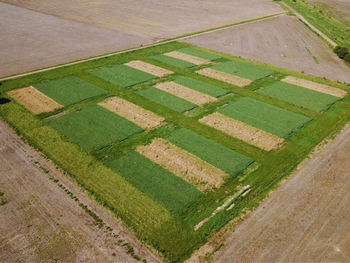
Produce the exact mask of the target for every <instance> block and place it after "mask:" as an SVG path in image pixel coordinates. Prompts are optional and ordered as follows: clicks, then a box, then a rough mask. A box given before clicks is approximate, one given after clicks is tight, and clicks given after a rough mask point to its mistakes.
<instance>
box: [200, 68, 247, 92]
mask: <svg viewBox="0 0 350 263" xmlns="http://www.w3.org/2000/svg"><path fill="white" fill-rule="evenodd" d="M196 73H197V74H200V75H203V76H206V77H209V78H212V79H216V80H220V81H222V82H226V83H228V84H232V85H235V86H238V87H241V88H242V87H245V86H248V85H250V84H251V83H252V81H251V80H249V79H245V78H241V77H238V76H235V75H231V74H228V73H225V72H222V71H219V70H216V69H212V68H203V69H200V70H197V71H196Z"/></svg>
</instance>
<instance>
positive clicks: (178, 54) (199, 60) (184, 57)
mask: <svg viewBox="0 0 350 263" xmlns="http://www.w3.org/2000/svg"><path fill="white" fill-rule="evenodd" d="M164 55H166V56H168V57H172V58H176V59H180V60H184V61H187V62H189V63H192V64H195V65H197V66H200V65H205V64H209V63H210V60H206V59H203V58H199V57H195V56H191V55H188V54H185V53H181V52H178V51H171V52H169V53H165V54H164Z"/></svg>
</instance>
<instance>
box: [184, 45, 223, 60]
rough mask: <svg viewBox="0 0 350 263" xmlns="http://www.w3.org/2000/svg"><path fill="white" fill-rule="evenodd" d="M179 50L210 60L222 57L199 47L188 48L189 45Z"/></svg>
mask: <svg viewBox="0 0 350 263" xmlns="http://www.w3.org/2000/svg"><path fill="white" fill-rule="evenodd" d="M177 51H178V52H181V53H185V54H187V55H190V56H194V57H198V58H202V59H205V60H210V61H213V60H217V59H220V58H221V57H219V56H217V55H213V54H210V53H207V52H203V51H200V50H197V49H193V48H187V47H185V48H181V49H179V50H177Z"/></svg>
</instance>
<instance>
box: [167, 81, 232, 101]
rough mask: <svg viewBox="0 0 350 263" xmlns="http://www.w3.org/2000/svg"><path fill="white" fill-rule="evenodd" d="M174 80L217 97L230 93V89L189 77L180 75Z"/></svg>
mask: <svg viewBox="0 0 350 263" xmlns="http://www.w3.org/2000/svg"><path fill="white" fill-rule="evenodd" d="M174 82H176V83H178V84H180V85H182V86H185V87H188V88H191V89H194V90H197V91H199V92H202V93H205V94H208V95H210V96H212V97H216V98H218V97H221V96H224V95H226V94H228V93H230V92H229V91H228V90H225V89H222V88H219V87H217V86H214V85H210V84H208V83H205V82H202V81H199V80H196V79H193V78H188V77H179V78H177V79H176V80H174Z"/></svg>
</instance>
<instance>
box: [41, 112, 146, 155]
mask: <svg viewBox="0 0 350 263" xmlns="http://www.w3.org/2000/svg"><path fill="white" fill-rule="evenodd" d="M48 123H49V124H50V125H51V126H52V127H54V128H55V129H56V130H58V131H59V132H60V133H62V134H63V135H65V136H66V137H67V138H68V139H70V140H71V141H73V142H74V143H76V144H78V145H79V146H80V147H82V148H83V149H85V150H86V151H91V150H94V149H99V148H101V147H103V146H106V145H108V144H109V143H111V142H114V141H121V140H124V139H126V138H128V137H129V136H131V135H133V134H135V133H139V132H142V131H143V129H142V128H140V127H138V126H136V125H135V124H133V123H132V122H129V121H127V120H126V119H124V118H122V117H120V116H118V115H117V114H115V113H113V112H110V111H109V110H106V109H104V108H102V107H100V106H94V107H91V108H87V109H84V110H82V111H77V112H73V113H70V114H66V115H63V116H61V117H58V118H55V119H49V120H48Z"/></svg>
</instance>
